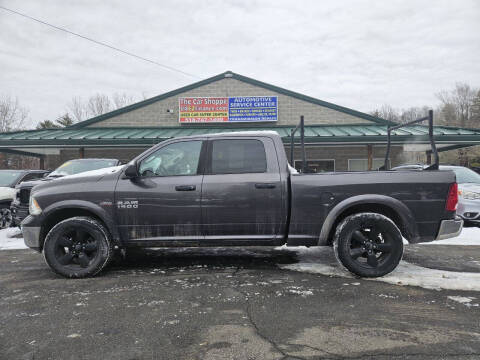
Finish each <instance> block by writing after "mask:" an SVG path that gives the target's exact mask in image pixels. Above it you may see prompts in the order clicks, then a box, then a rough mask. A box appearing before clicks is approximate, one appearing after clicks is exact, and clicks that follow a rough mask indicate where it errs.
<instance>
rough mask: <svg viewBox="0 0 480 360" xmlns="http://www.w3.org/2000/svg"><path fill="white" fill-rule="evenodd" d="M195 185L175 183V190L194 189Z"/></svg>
mask: <svg viewBox="0 0 480 360" xmlns="http://www.w3.org/2000/svg"><path fill="white" fill-rule="evenodd" d="M196 188H197V187H196V186H195V185H177V186H175V190H177V191H195V189H196Z"/></svg>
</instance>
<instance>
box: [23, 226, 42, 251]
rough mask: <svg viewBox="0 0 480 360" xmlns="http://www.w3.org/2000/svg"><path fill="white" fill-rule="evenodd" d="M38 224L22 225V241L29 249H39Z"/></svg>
mask: <svg viewBox="0 0 480 360" xmlns="http://www.w3.org/2000/svg"><path fill="white" fill-rule="evenodd" d="M40 229H41V228H40V226H39V227H33V226H22V233H23V241H24V242H25V245H27V246H28V247H29V248H30V249H33V250H37V251H40Z"/></svg>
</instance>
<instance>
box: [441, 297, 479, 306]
mask: <svg viewBox="0 0 480 360" xmlns="http://www.w3.org/2000/svg"><path fill="white" fill-rule="evenodd" d="M447 298H448V299H450V300H453V301H456V302H459V303H460V304H466V303H469V302H472V300H473V299H475V298H474V297H466V296H447Z"/></svg>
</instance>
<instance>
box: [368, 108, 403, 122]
mask: <svg viewBox="0 0 480 360" xmlns="http://www.w3.org/2000/svg"><path fill="white" fill-rule="evenodd" d="M370 114H371V115H373V116H376V117H379V118H382V119H385V120H388V121H393V122H399V120H400V114H399V112H398V111H397V110H395V109H394V108H393V107H392V106H390V105H388V104H383V105H382V106H381V107H380V108H378V109H375V110H373V111H372V112H370Z"/></svg>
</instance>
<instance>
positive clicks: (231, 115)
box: [178, 96, 278, 123]
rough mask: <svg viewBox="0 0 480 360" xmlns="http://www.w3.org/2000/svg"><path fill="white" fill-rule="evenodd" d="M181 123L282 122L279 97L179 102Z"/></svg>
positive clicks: (188, 99)
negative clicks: (279, 114) (280, 120)
mask: <svg viewBox="0 0 480 360" xmlns="http://www.w3.org/2000/svg"><path fill="white" fill-rule="evenodd" d="M178 106H179V121H180V122H181V123H216V122H257V121H277V120H278V99H277V97H276V96H235V97H188V98H180V99H178Z"/></svg>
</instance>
